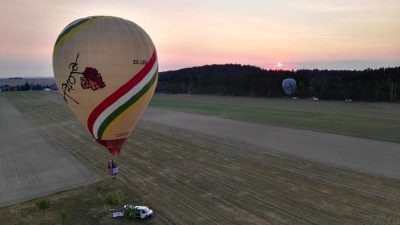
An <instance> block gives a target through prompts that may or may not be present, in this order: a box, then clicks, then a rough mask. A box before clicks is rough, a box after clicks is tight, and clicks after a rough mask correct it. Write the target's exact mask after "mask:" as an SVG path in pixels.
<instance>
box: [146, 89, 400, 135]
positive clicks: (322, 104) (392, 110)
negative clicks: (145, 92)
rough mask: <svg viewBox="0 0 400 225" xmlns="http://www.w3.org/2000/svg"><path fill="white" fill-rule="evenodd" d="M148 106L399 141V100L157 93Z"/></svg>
mask: <svg viewBox="0 0 400 225" xmlns="http://www.w3.org/2000/svg"><path fill="white" fill-rule="evenodd" d="M151 106H154V107H161V108H165V109H170V110H175V111H182V112H189V113H197V114H202V115H208V116H216V117H221V118H226V119H232V120H240V121H245V122H252V123H257V124H266V125H276V126H282V127H289V128H298V129H306V130H313V131H321V132H328V133H333V134H341V135H348V136H355V137H363V138H369V139H377V140H383V141H393V142H400V116H399V115H400V104H393V103H369V102H353V103H351V104H349V103H345V102H337V101H311V100H309V99H301V100H295V101H294V100H289V99H270V98H249V97H228V96H201V95H157V96H154V97H153V100H152V102H151Z"/></svg>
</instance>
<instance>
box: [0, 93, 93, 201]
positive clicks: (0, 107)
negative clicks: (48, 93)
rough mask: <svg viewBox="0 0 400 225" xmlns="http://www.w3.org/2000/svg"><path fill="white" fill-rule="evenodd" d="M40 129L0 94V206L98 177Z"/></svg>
mask: <svg viewBox="0 0 400 225" xmlns="http://www.w3.org/2000/svg"><path fill="white" fill-rule="evenodd" d="M26 110H29V109H26ZM43 129H46V128H45V127H35V126H34V125H32V124H31V123H30V122H29V121H28V120H26V118H25V117H24V115H23V114H22V113H21V112H20V111H18V110H17V109H16V108H15V107H14V106H13V105H11V104H10V103H9V102H8V101H7V99H6V98H4V97H0V171H1V173H0V207H1V206H5V205H10V204H13V203H16V202H22V201H26V200H29V199H33V198H36V197H40V196H45V195H48V194H50V193H55V192H59V191H63V190H67V189H70V188H74V187H78V186H81V185H85V184H88V183H91V182H93V181H94V180H96V179H97V176H96V175H93V174H92V172H90V171H89V170H88V169H86V167H84V166H83V165H82V164H81V163H80V162H78V161H77V160H76V159H75V158H74V157H73V156H71V155H70V154H69V153H68V152H67V151H66V150H64V149H63V148H62V146H60V145H59V144H57V143H56V141H54V140H52V137H49V136H46V135H45V133H44V132H42V131H43Z"/></svg>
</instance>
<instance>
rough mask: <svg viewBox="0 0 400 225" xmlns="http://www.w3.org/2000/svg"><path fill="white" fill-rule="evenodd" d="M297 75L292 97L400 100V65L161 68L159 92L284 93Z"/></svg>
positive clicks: (262, 94)
mask: <svg viewBox="0 0 400 225" xmlns="http://www.w3.org/2000/svg"><path fill="white" fill-rule="evenodd" d="M286 78H293V79H295V80H296V82H297V87H296V91H295V92H294V94H293V95H292V96H290V97H294V96H295V97H298V98H309V97H318V98H319V99H325V100H345V99H352V100H355V101H374V102H377V101H385V102H400V66H399V67H393V68H380V69H365V70H318V69H314V70H307V69H302V70H265V69H261V68H259V67H255V66H250V65H239V64H224V65H206V66H200V67H192V68H185V69H181V70H176V71H166V72H161V73H160V75H159V79H158V82H159V83H158V85H157V90H156V92H157V93H159V94H178V93H184V94H204V95H231V96H254V97H282V96H284V92H283V90H282V81H283V80H284V79H286Z"/></svg>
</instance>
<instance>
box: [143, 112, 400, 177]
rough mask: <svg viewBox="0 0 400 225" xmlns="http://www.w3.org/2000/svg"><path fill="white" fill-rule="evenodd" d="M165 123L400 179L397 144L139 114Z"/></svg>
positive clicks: (209, 119) (218, 120)
mask: <svg viewBox="0 0 400 225" xmlns="http://www.w3.org/2000/svg"><path fill="white" fill-rule="evenodd" d="M143 120H148V121H152V122H156V123H160V124H164V125H168V126H173V127H177V128H182V129H188V130H191V131H196V132H202V133H207V134H209V135H214V136H217V137H222V138H229V139H235V140H236V141H243V142H248V143H251V144H254V145H256V146H258V147H262V148H265V149H268V150H273V151H276V152H278V153H285V154H292V155H295V156H299V157H302V158H305V159H308V160H313V161H317V162H321V163H328V164H331V165H334V166H338V167H343V168H350V169H353V170H356V171H360V172H365V173H369V174H374V175H383V176H387V177H392V178H400V163H399V162H400V144H399V143H392V142H384V141H376V140H369V139H363V138H355V137H348V136H341V135H334V134H328V133H321V132H313V131H306V130H299V129H291V128H283V127H277V126H268V125H258V124H252V123H245V122H240V121H234V120H227V119H221V118H216V117H209V116H202V115H196V114H191V113H183V112H176V111H170V110H165V109H159V108H154V107H150V108H148V109H147V110H146V112H145V114H144V115H143Z"/></svg>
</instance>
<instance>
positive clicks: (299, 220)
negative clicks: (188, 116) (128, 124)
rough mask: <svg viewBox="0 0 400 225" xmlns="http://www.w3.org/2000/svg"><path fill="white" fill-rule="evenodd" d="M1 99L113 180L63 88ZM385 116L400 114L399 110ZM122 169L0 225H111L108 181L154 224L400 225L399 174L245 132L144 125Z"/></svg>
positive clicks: (3, 213) (104, 155)
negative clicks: (309, 154)
mask: <svg viewBox="0 0 400 225" xmlns="http://www.w3.org/2000/svg"><path fill="white" fill-rule="evenodd" d="M0 96H2V97H5V98H6V99H7V101H8V102H9V103H11V104H12V105H13V106H14V107H15V108H16V109H17V110H19V111H20V112H21V114H22V115H23V117H24V118H25V119H26V120H27V121H29V123H31V124H32V127H35V128H46V129H42V131H43V133H42V136H44V137H47V138H54V139H56V140H57V143H59V144H60V145H62V146H63V148H64V149H65V150H67V151H69V152H70V153H71V154H72V155H73V156H74V157H75V158H76V159H77V160H79V161H80V162H81V163H83V164H84V165H85V166H86V167H87V168H88V169H89V170H90V171H92V172H94V173H96V174H99V176H101V177H103V178H105V164H106V161H107V159H108V158H109V156H108V152H107V151H106V150H104V149H102V148H101V147H99V146H98V145H97V144H96V143H95V142H94V141H93V140H92V139H91V137H89V135H87V134H86V131H85V130H84V128H83V127H82V126H81V125H80V124H78V123H77V122H76V121H75V120H74V118H73V116H72V115H71V114H70V113H69V111H68V109H67V107H66V106H65V105H64V104H63V103H62V100H61V97H60V96H59V95H58V94H55V93H43V92H36V93H28V92H26V93H6V94H2V95H0ZM178 97H179V96H178ZM210 99H211V98H210ZM156 100H158V101H161V99H156ZM165 100H166V101H168V99H165ZM194 101H196V100H195V99H194ZM227 101H229V100H227ZM231 101H234V100H231ZM251 101H252V100H251V99H249V102H246V103H244V108H246V107H247V108H249V107H250V105H248V106H246V104H251ZM255 101H258V99H256V100H255ZM215 104H216V103H215ZM282 104H283V103H282ZM377 106H379V104H378V105H377ZM289 107H291V106H289ZM26 109H29V110H26ZM238 110H241V109H238ZM242 110H243V109H242ZM318 110H322V109H318ZM372 110H374V109H372ZM208 111H211V109H209V110H208ZM288 111H290V109H288ZM350 111H351V110H350ZM360 111H363V110H361V108H360ZM366 111H368V110H366ZM377 111H379V109H378V110H377ZM364 113H366V114H369V113H371V112H364ZM350 114H351V113H350ZM386 117H388V118H389V119H390V120H392V121H394V120H395V119H393V118H394V115H391V113H390V110H389V111H388V113H387V115H386ZM49 124H51V126H49ZM119 165H120V168H121V174H120V175H119V176H118V178H117V179H115V180H112V179H105V180H104V181H101V182H100V183H98V184H95V185H91V186H87V187H84V188H79V189H75V190H71V191H67V192H62V193H59V194H54V195H52V196H49V197H48V198H49V199H50V200H51V202H52V207H51V208H50V210H49V211H48V212H47V213H46V215H45V216H41V215H39V213H38V212H37V211H36V210H35V208H34V202H26V203H22V204H19V205H14V206H9V207H3V208H1V209H0V224H7V225H8V224H39V223H40V224H55V223H56V224H61V220H60V217H59V210H60V209H63V208H68V209H70V210H72V216H71V218H70V219H69V220H67V221H66V222H67V224H112V221H111V219H110V213H109V212H108V209H107V207H106V206H105V205H104V203H102V202H101V201H100V200H99V198H98V197H97V194H96V188H95V186H96V185H101V186H102V191H101V192H102V195H105V194H106V193H108V192H119V193H120V194H121V195H123V196H124V198H125V199H129V200H131V201H134V202H135V203H137V204H150V205H151V206H152V208H154V209H155V212H156V215H155V217H154V218H152V219H151V220H149V221H147V222H146V224H399V223H400V214H399V211H400V180H399V179H392V178H387V177H381V176H374V175H369V174H366V173H360V172H355V171H353V170H349V169H342V168H338V167H334V166H330V165H324V164H321V163H317V162H313V161H307V160H304V159H301V158H298V157H294V156H287V155H283V154H278V153H276V151H273V149H267V148H264V147H262V146H258V145H254V144H250V143H247V142H244V141H241V140H240V138H236V140H232V138H225V137H223V136H216V135H212V134H211V135H210V134H205V133H202V132H196V131H193V130H188V129H183V128H177V127H172V126H168V125H165V124H161V123H157V122H155V121H151V120H148V119H146V120H142V121H141V122H140V123H139V124H138V126H137V129H135V131H134V133H133V135H132V136H131V138H130V139H129V140H128V142H127V144H126V147H125V148H124V149H123V152H122V153H121V157H120V159H119ZM21 215H22V216H21ZM78 218H79V219H78ZM114 223H115V224H131V223H130V222H129V221H126V220H121V221H119V222H114Z"/></svg>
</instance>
